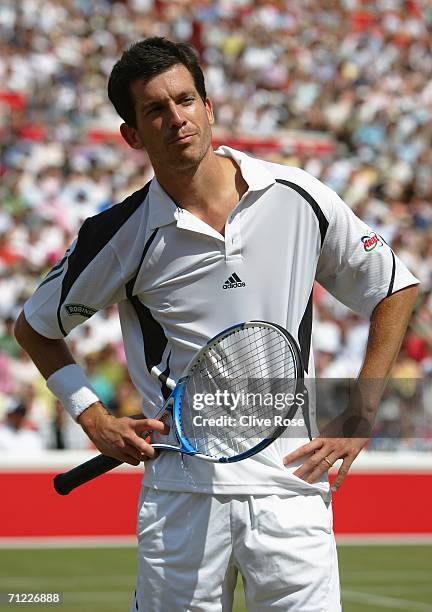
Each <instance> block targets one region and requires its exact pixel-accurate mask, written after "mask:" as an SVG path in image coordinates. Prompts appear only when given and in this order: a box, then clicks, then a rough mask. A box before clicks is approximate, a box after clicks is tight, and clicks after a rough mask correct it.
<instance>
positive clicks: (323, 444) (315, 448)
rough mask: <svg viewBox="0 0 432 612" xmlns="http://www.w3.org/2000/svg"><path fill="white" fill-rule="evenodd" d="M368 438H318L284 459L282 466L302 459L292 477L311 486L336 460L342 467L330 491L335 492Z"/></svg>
mask: <svg viewBox="0 0 432 612" xmlns="http://www.w3.org/2000/svg"><path fill="white" fill-rule="evenodd" d="M368 440H369V438H325V437H319V438H315V439H314V440H312V442H308V443H307V444H304V445H303V446H300V447H299V448H297V449H296V450H295V451H292V452H291V453H289V454H288V455H286V457H285V458H284V461H283V462H284V465H289V464H290V463H294V462H295V461H298V460H299V459H300V460H301V459H304V460H305V461H304V463H303V464H302V465H301V466H299V467H298V468H297V470H296V471H295V472H294V475H295V476H297V477H298V478H301V479H302V480H305V481H306V482H308V483H310V484H312V483H314V482H317V480H319V478H320V477H321V476H322V475H323V474H324V472H327V471H328V470H329V469H330V467H331V466H332V465H333V464H334V463H335V461H337V460H338V459H342V465H341V466H340V468H339V469H338V473H337V476H336V480H335V481H334V483H333V485H332V491H337V489H339V487H340V486H341V484H342V482H343V481H344V480H345V477H346V475H347V474H348V471H349V469H350V467H351V464H352V462H353V461H354V459H355V458H356V457H357V455H358V454H359V453H360V451H361V450H362V448H363V447H364V446H365V444H366V443H367V441H368Z"/></svg>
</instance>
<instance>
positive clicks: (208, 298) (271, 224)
mask: <svg viewBox="0 0 432 612" xmlns="http://www.w3.org/2000/svg"><path fill="white" fill-rule="evenodd" d="M216 153H217V154H219V155H223V156H226V157H228V156H230V157H232V158H233V159H234V160H235V161H236V163H237V164H238V165H239V167H240V170H241V173H242V175H243V178H244V179H245V181H246V182H247V184H248V186H249V188H248V190H247V192H246V193H245V194H244V195H243V197H242V198H241V200H240V201H239V203H238V204H237V206H236V207H235V208H234V209H233V210H232V212H231V213H230V215H229V217H228V219H227V222H226V226H225V236H222V235H221V234H219V232H217V231H216V230H215V229H213V228H212V227H210V226H209V225H207V224H206V223H205V222H204V221H202V220H200V219H198V218H197V217H195V216H194V215H193V214H191V213H190V212H188V211H187V210H186V209H185V208H181V206H182V205H183V206H185V207H187V201H185V202H181V203H179V204H178V205H177V204H176V203H175V202H173V200H172V199H171V198H170V197H169V196H168V195H167V193H166V192H165V191H164V190H163V189H162V187H161V186H160V185H159V183H158V181H157V180H156V178H154V179H153V180H152V181H150V183H148V184H147V185H146V186H145V187H143V188H142V189H141V190H139V191H137V192H135V193H134V194H132V195H131V196H130V197H129V198H127V199H126V200H125V201H124V202H122V203H121V204H118V205H116V206H113V207H112V208H110V209H108V210H106V211H104V212H102V213H100V214H99V215H96V216H95V217H91V218H89V219H87V220H86V221H85V223H84V224H83V226H82V228H81V230H80V232H79V234H78V238H77V240H76V241H75V242H74V243H73V244H72V246H71V247H70V249H69V250H68V251H67V253H66V255H65V257H64V259H63V260H62V261H61V262H59V264H57V265H56V266H54V268H53V269H52V270H51V272H50V273H49V274H48V275H47V277H46V278H45V279H44V281H43V282H42V283H41V285H40V286H39V288H38V289H37V290H36V292H35V294H34V295H33V296H32V297H31V298H30V300H29V301H28V302H27V303H26V305H25V315H26V318H27V320H28V322H29V323H30V325H32V327H34V329H36V331H38V332H39V333H40V334H42V335H44V336H46V337H48V338H63V337H64V336H66V335H67V334H68V332H69V331H70V330H71V329H72V328H73V327H75V326H76V325H79V324H81V323H83V322H84V321H86V319H87V318H89V317H90V316H92V314H94V313H95V312H96V311H98V310H101V309H103V308H106V307H107V306H109V305H110V304H114V303H117V304H118V306H119V312H120V319H121V325H122V332H123V338H124V344H125V350H126V356H127V362H128V367H129V371H130V375H131V378H132V380H133V382H134V383H135V385H136V387H137V388H138V390H139V391H140V393H141V395H142V398H143V411H144V413H145V414H146V415H147V416H152V415H153V414H155V413H156V411H157V410H158V409H159V407H160V406H161V404H162V402H163V398H164V397H167V396H168V394H169V390H168V389H167V387H166V385H164V382H163V380H164V376H169V377H170V378H173V379H174V380H177V379H178V377H179V376H180V375H181V374H182V372H183V370H184V368H185V367H186V366H187V364H188V362H189V361H190V359H191V358H192V356H193V355H194V353H195V352H196V351H197V350H198V349H199V348H200V347H202V346H203V345H204V344H205V343H206V341H207V340H208V339H209V338H211V337H212V336H214V335H215V334H216V333H218V332H219V331H221V330H223V329H224V328H226V327H228V326H230V325H233V324H235V323H238V322H241V321H247V320H251V319H261V320H265V321H270V322H274V323H277V324H279V325H282V326H283V327H285V328H286V329H288V330H289V331H290V332H291V334H292V335H293V336H294V337H295V338H296V339H297V340H298V342H299V345H300V348H301V353H302V357H303V362H304V364H305V367H306V376H309V377H312V376H313V375H314V366H313V356H312V350H311V325H312V287H313V283H314V280H315V279H317V280H318V281H319V282H320V283H321V284H322V285H323V286H324V287H326V288H327V289H328V290H329V291H330V292H331V293H332V294H333V295H334V296H335V297H336V298H337V299H339V300H340V301H341V302H343V303H344V304H346V305H347V306H349V307H350V308H352V309H353V310H354V311H356V312H357V313H359V314H361V315H363V316H364V317H369V316H370V315H371V313H372V311H373V309H374V307H375V306H376V305H377V304H378V303H379V302H380V301H381V300H382V299H383V298H385V297H386V296H388V295H390V294H392V293H394V292H395V291H398V290H399V289H402V288H403V287H406V286H409V285H412V284H416V283H417V282H418V280H417V279H416V278H415V277H414V276H413V275H412V274H411V273H410V272H409V271H408V270H407V268H406V267H405V266H404V264H403V263H402V262H401V261H400V260H399V259H398V258H397V257H396V256H395V254H394V253H393V251H392V250H391V248H390V247H389V246H388V245H387V244H386V243H385V242H384V241H383V240H382V238H380V237H379V236H378V235H376V234H375V233H374V231H373V230H372V229H371V228H370V227H368V226H367V225H366V224H365V223H363V221H361V220H360V219H358V218H357V217H356V216H355V215H354V214H353V213H352V211H351V210H350V209H349V208H348V206H346V205H345V204H344V203H343V202H342V200H341V199H340V198H339V197H338V196H337V194H336V193H334V192H333V191H332V190H331V189H329V188H328V187H326V186H325V185H323V184H322V183H321V182H319V181H318V180H317V179H315V178H314V177H312V176H310V175H309V174H307V173H306V172H304V171H302V170H300V169H298V168H292V167H286V166H282V165H279V164H274V163H270V162H266V161H262V160H258V159H255V158H252V157H250V156H248V155H246V154H244V153H241V152H239V151H236V150H233V149H231V148H229V147H225V146H223V147H220V148H219V149H218V150H217V151H216ZM306 364H307V365H306ZM154 366H156V367H157V368H158V369H159V370H160V371H161V372H162V373H163V374H162V375H161V376H160V380H157V379H155V378H154V377H153V376H152V375H150V370H151V369H152V367H154ZM301 435H302V436H304V437H301V438H296V439H292V438H280V439H279V440H277V441H276V442H274V443H273V444H272V445H271V446H270V447H268V448H267V449H265V450H264V451H262V452H261V453H260V454H259V455H257V456H256V457H253V458H251V459H247V460H245V461H242V462H239V463H237V464H234V465H230V466H226V465H214V464H208V463H207V462H203V461H200V460H198V459H193V458H188V457H183V458H182V457H181V456H180V455H179V454H177V453H175V454H174V453H160V455H159V457H158V458H157V459H156V460H154V461H149V462H147V464H146V473H145V480H144V482H145V484H146V485H148V486H151V487H155V488H161V489H168V490H181V491H186V490H188V491H197V492H198V491H200V492H215V493H234V492H235V493H247V494H252V493H255V494H259V493H279V494H280V493H281V492H284V493H290V492H296V491H298V490H302V489H303V490H304V489H305V488H306V489H310V488H318V489H321V490H323V491H325V490H327V489H328V484H327V483H326V482H324V481H323V482H322V483H318V484H317V485H308V484H307V483H303V481H301V480H299V479H298V478H296V477H295V476H293V475H292V474H291V472H292V471H293V469H295V468H291V469H287V468H285V467H284V466H283V463H282V460H283V457H284V455H285V454H287V452H289V450H291V449H292V448H294V447H297V446H299V445H300V444H302V443H304V442H306V441H307V440H308V438H307V433H306V431H304V432H302V434H301Z"/></svg>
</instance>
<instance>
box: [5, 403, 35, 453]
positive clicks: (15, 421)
mask: <svg viewBox="0 0 432 612" xmlns="http://www.w3.org/2000/svg"><path fill="white" fill-rule="evenodd" d="M27 413H28V410H27V406H26V405H25V404H23V403H18V402H14V401H13V400H11V401H10V403H9V405H8V407H7V409H6V418H5V420H4V422H3V423H2V424H0V450H1V451H7V452H13V453H23V454H24V453H25V454H26V455H27V454H32V453H35V452H39V451H41V450H42V448H43V443H42V438H41V437H40V435H39V433H38V432H37V431H36V430H35V428H34V426H33V425H32V423H31V422H30V421H29V420H28V418H27Z"/></svg>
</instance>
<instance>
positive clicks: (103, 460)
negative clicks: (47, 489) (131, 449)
mask: <svg viewBox="0 0 432 612" xmlns="http://www.w3.org/2000/svg"><path fill="white" fill-rule="evenodd" d="M121 464H122V461H120V460H119V459H114V457H108V456H107V455H98V456H97V457H93V459H90V460H89V461H86V462H85V463H82V464H81V465H77V467H74V468H72V469H71V470H69V471H68V472H64V473H63V474H57V476H55V478H54V489H55V490H56V491H57V493H58V494H59V495H68V493H70V492H71V491H73V490H74V489H76V487H79V486H80V485H82V484H84V483H86V482H89V480H93V478H97V477H98V476H101V475H102V474H105V472H109V471H110V470H113V469H114V468H116V467H118V466H119V465H121Z"/></svg>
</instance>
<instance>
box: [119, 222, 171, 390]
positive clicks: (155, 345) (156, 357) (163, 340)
mask: <svg viewBox="0 0 432 612" xmlns="http://www.w3.org/2000/svg"><path fill="white" fill-rule="evenodd" d="M157 231H158V230H157V228H156V229H155V230H154V232H153V233H152V234H151V236H150V237H149V239H148V240H147V242H146V243H145V245H144V249H143V254H142V256H141V260H140V263H139V266H138V268H137V271H136V273H135V274H134V276H133V277H132V278H131V279H130V281H128V283H127V284H126V296H127V298H128V300H129V301H130V303H131V304H132V306H133V309H134V310H135V313H136V316H137V318H138V321H139V324H140V327H141V334H142V339H143V347H144V358H145V362H146V366H147V370H148V371H149V372H151V370H152V368H153V367H154V366H157V365H159V364H160V363H161V361H162V358H163V354H164V351H165V349H166V346H167V344H168V339H167V337H166V336H165V332H164V330H163V327H162V325H161V324H160V323H158V322H157V321H156V319H155V318H154V317H153V315H152V314H151V312H150V309H149V308H148V307H147V306H145V305H144V304H143V303H142V302H141V300H140V299H139V297H138V296H137V295H134V294H133V290H134V286H135V282H136V279H137V277H138V274H139V271H140V269H141V266H142V264H143V261H144V258H145V256H146V254H147V251H148V250H149V248H150V245H151V244H152V242H153V240H154V238H155V236H156V234H157ZM170 356H171V353H170V354H169V355H168V359H167V364H166V368H165V370H164V371H163V372H162V373H161V374H160V375H159V380H160V382H161V390H162V395H163V397H164V399H167V397H168V396H169V394H170V393H171V391H170V389H169V388H168V387H167V385H166V379H167V378H168V376H169V373H170V367H169V360H170Z"/></svg>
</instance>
